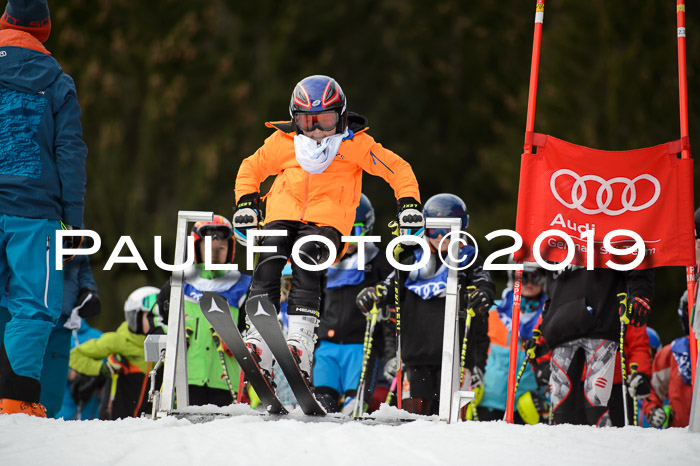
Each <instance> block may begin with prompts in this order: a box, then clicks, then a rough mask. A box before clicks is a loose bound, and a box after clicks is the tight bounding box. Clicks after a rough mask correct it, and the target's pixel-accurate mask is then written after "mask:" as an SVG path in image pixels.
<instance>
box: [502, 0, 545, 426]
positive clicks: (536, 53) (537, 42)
mask: <svg viewBox="0 0 700 466" xmlns="http://www.w3.org/2000/svg"><path fill="white" fill-rule="evenodd" d="M543 21H544V0H537V6H536V7H535V37H534V40H533V42H532V62H531V65H530V91H529V93H528V98H527V121H526V123H525V154H532V141H531V135H532V132H533V131H534V129H535V103H536V101H537V77H538V74H539V70H540V47H541V45H542V24H543ZM522 280H523V271H522V270H516V271H515V283H514V285H513V312H512V318H511V325H510V358H509V360H508V395H507V398H506V418H505V420H506V422H507V423H509V424H512V423H513V409H514V407H515V379H516V378H517V375H516V371H517V367H516V366H517V360H518V340H519V338H518V337H519V330H520V291H521V285H522Z"/></svg>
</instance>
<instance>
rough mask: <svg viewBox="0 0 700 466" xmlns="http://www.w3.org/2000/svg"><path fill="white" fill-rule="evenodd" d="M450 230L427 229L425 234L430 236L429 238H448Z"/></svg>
mask: <svg viewBox="0 0 700 466" xmlns="http://www.w3.org/2000/svg"><path fill="white" fill-rule="evenodd" d="M449 232H450V230H448V229H447V228H426V229H425V234H426V236H428V238H431V239H433V238H437V237H438V236H440V235H442V236H447V233H449Z"/></svg>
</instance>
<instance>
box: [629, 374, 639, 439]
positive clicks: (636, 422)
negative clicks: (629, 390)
mask: <svg viewBox="0 0 700 466" xmlns="http://www.w3.org/2000/svg"><path fill="white" fill-rule="evenodd" d="M638 368H639V364H637V363H636V362H633V363H630V375H634V374H635V373H636V372H637V369H638ZM632 403H633V405H632V425H633V426H638V425H639V406H637V397H636V396H633V397H632Z"/></svg>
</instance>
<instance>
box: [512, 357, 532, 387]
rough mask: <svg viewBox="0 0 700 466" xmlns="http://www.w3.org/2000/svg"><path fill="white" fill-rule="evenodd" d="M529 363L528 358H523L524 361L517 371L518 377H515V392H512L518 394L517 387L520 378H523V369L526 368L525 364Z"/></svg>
mask: <svg viewBox="0 0 700 466" xmlns="http://www.w3.org/2000/svg"><path fill="white" fill-rule="evenodd" d="M529 362H530V360H529V358H528V357H525V360H524V361H523V363H522V364H521V365H520V369H519V370H518V375H517V377H515V390H514V392H515V393H517V392H518V385H520V378H521V377H522V376H523V373H524V372H525V368H526V367H527V364H528V363H529Z"/></svg>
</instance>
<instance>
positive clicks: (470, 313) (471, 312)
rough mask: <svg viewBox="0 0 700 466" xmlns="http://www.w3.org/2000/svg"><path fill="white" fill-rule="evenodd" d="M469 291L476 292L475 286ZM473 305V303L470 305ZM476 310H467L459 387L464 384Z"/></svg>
mask: <svg viewBox="0 0 700 466" xmlns="http://www.w3.org/2000/svg"><path fill="white" fill-rule="evenodd" d="M467 290H470V291H472V290H476V287H475V286H468V287H467ZM470 304H471V303H470ZM474 315H475V313H474V309H473V308H472V306H468V308H467V320H466V323H465V325H464V339H462V352H461V354H460V358H459V359H460V361H459V365H460V375H459V385H460V386H461V385H462V383H464V366H465V364H466V362H467V342H468V340H469V328H470V327H471V325H472V317H474Z"/></svg>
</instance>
